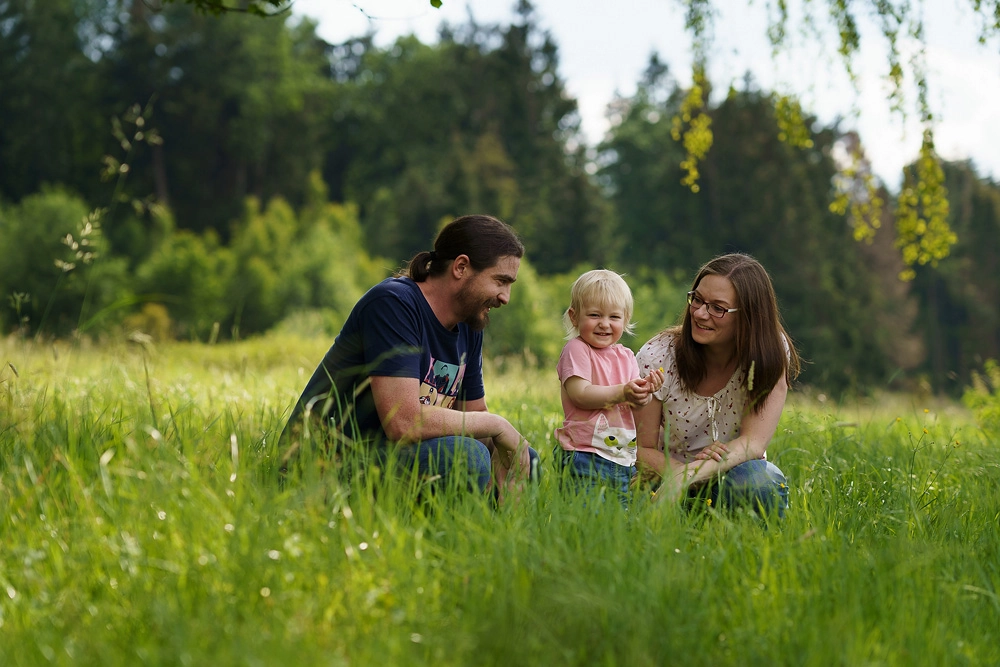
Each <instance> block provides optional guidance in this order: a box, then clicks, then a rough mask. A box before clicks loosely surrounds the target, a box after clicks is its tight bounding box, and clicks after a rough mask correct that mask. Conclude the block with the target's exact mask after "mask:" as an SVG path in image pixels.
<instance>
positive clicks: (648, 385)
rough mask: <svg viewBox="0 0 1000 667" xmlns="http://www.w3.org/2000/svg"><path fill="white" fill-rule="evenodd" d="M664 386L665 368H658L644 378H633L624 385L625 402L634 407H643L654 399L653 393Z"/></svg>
mask: <svg viewBox="0 0 1000 667" xmlns="http://www.w3.org/2000/svg"><path fill="white" fill-rule="evenodd" d="M662 386H663V369H662V368H661V369H658V370H655V371H653V372H652V373H650V374H649V375H647V376H646V377H644V378H639V379H637V380H632V381H631V382H629V383H628V384H625V385H622V396H623V397H624V401H623V402H624V403H628V404H629V405H630V406H631V407H633V408H641V407H642V406H644V405H646V404H647V403H649V402H650V401H651V400H652V399H653V394H654V393H655V392H657V391H659V389H660V387H662Z"/></svg>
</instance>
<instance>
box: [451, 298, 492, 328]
mask: <svg viewBox="0 0 1000 667" xmlns="http://www.w3.org/2000/svg"><path fill="white" fill-rule="evenodd" d="M456 298H457V299H458V303H459V305H460V306H461V309H462V312H463V313H464V317H463V318H462V321H463V322H465V324H466V325H468V327H469V328H470V329H472V330H473V331H482V330H483V329H485V328H486V327H487V326H488V325H489V323H490V314H489V311H488V310H486V309H487V308H499V307H500V306H502V305H503V304H502V303H500V301H498V300H497V299H486V300H485V301H480V300H479V298H477V296H476V295H475V294H472V293H471V292H470V291H469V290H464V289H463V290H462V291H460V292H459V293H458V295H457V297H456Z"/></svg>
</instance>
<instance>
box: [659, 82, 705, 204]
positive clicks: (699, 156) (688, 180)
mask: <svg viewBox="0 0 1000 667" xmlns="http://www.w3.org/2000/svg"><path fill="white" fill-rule="evenodd" d="M707 90H708V82H707V80H706V79H705V69H704V67H702V66H701V65H695V67H694V71H693V73H692V82H691V90H689V91H688V94H687V96H686V97H685V98H684V101H683V102H682V103H681V108H680V111H679V112H678V114H677V115H676V116H674V117H673V119H672V121H671V128H670V135H671V136H672V137H673V138H674V141H680V142H681V143H682V144H683V146H684V152H685V153H686V154H687V155H686V157H685V158H684V160H682V161H681V168H682V169H684V170H685V171H686V172H687V174H686V175H685V176H684V178H683V179H681V183H682V184H683V185H686V186H688V187H689V188H691V192H698V191H699V190H700V189H701V188H700V187H699V185H698V178H699V176H700V174H699V172H698V163H699V162H700V161H701V160H703V159H704V157H705V156H706V155H707V154H708V151H709V149H710V148H712V142H713V141H714V137H713V135H712V119H711V118H710V117H709V116H708V114H707V113H705V93H706V91H707Z"/></svg>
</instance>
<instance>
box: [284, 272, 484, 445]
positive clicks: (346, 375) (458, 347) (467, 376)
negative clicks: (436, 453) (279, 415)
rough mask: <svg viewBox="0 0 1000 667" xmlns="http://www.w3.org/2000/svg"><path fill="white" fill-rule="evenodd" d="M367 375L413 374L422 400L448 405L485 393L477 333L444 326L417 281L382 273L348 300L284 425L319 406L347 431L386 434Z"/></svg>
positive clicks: (479, 334) (353, 434)
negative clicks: (384, 276)
mask: <svg viewBox="0 0 1000 667" xmlns="http://www.w3.org/2000/svg"><path fill="white" fill-rule="evenodd" d="M372 375H378V376H389V377H408V378H417V379H418V380H420V395H419V400H420V402H421V403H423V404H425V405H438V406H441V407H445V408H451V407H453V406H454V405H455V402H456V401H461V400H464V401H474V400H476V399H480V398H483V397H484V396H485V395H486V391H485V388H484V386H483V334H482V332H481V331H473V330H472V329H470V328H469V326H468V325H466V324H465V323H464V322H462V323H459V325H458V326H457V327H456V328H455V329H454V330H452V331H449V330H448V329H446V328H445V327H444V326H443V325H442V324H441V322H440V321H439V320H438V318H437V316H435V315H434V311H433V310H431V307H430V305H429V304H428V303H427V300H426V299H425V298H424V295H423V293H422V292H421V291H420V288H419V287H418V286H417V283H415V282H413V280H411V279H410V278H387V279H386V280H383V281H382V282H381V283H379V284H378V285H376V286H375V287H372V288H371V289H370V290H368V292H367V293H366V294H365V295H364V296H363V297H362V298H361V300H360V301H358V303H357V304H356V305H355V306H354V310H352V311H351V314H350V316H348V318H347V321H346V322H345V323H344V327H343V329H341V331H340V334H339V335H338V336H337V338H336V340H334V343H333V346H332V347H331V348H330V350H329V351H328V352H327V353H326V356H325V357H324V358H323V362H322V363H321V364H320V365H319V367H318V368H317V369H316V371H315V372H314V373H313V375H312V378H310V380H309V382H308V383H307V384H306V388H305V390H304V391H303V392H302V395H301V396H300V397H299V400H298V403H296V406H295V409H294V410H293V411H292V416H291V417H290V418H289V420H288V425H289V427H290V426H291V425H292V424H294V423H295V422H296V421H297V420H300V419H301V418H302V413H303V411H304V410H306V409H307V408H309V410H310V411H311V413H312V414H314V415H315V414H324V412H325V415H326V418H327V419H329V420H330V423H331V424H332V425H333V426H334V427H335V428H339V429H340V430H342V431H343V433H344V434H345V435H347V436H348V437H351V438H357V437H365V436H376V437H378V438H385V431H384V430H383V429H382V424H381V423H380V422H379V418H378V413H377V412H376V410H375V401H374V399H373V397H372V392H371V387H370V385H369V383H368V382H366V380H367V379H368V378H369V377H370V376H372ZM327 399H329V401H328V400H327ZM287 428H288V427H286V430H287Z"/></svg>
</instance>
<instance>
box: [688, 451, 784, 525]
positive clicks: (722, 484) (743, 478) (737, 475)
mask: <svg viewBox="0 0 1000 667" xmlns="http://www.w3.org/2000/svg"><path fill="white" fill-rule="evenodd" d="M688 502H689V505H690V506H694V507H697V506H698V504H699V503H706V504H709V502H710V504H711V506H712V507H727V508H731V507H748V508H750V509H753V510H756V511H757V512H758V513H760V514H761V515H763V516H767V515H770V514H774V513H777V515H778V517H779V518H781V517H784V516H785V510H786V509H787V508H788V482H786V481H785V475H784V473H782V472H781V470H780V469H779V468H778V466H776V465H774V464H773V463H771V462H769V461H765V460H764V459H754V460H752V461H746V462H744V463H741V464H740V465H738V466H736V467H735V468H732V469H730V470H728V471H726V472H725V473H723V474H722V475H720V476H719V477H715V478H713V479H710V480H709V481H708V482H707V483H705V484H702V485H700V486H698V487H692V488H691V489H690V490H689V491H688Z"/></svg>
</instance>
